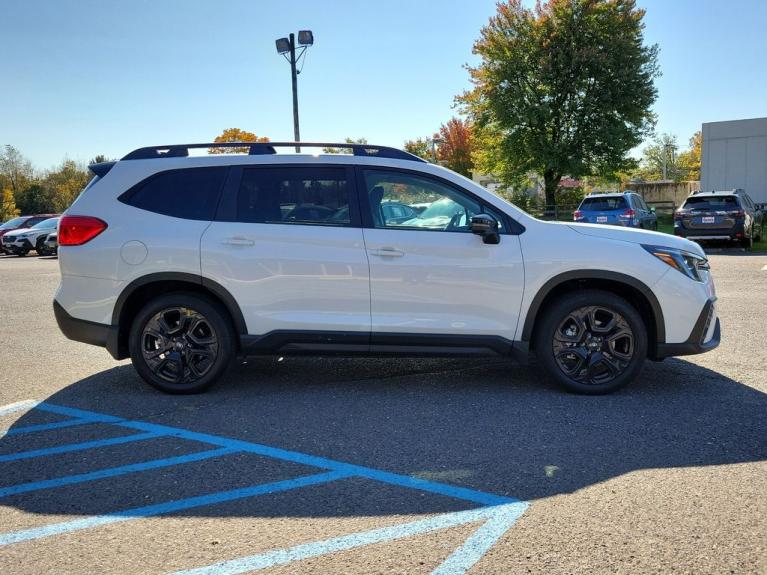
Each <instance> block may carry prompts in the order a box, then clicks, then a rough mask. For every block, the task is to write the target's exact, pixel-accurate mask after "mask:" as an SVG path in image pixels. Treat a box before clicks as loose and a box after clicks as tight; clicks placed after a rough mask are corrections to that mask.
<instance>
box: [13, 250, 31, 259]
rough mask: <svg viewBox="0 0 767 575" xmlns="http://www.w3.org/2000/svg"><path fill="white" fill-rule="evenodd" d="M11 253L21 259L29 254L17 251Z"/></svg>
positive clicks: (27, 251)
mask: <svg viewBox="0 0 767 575" xmlns="http://www.w3.org/2000/svg"><path fill="white" fill-rule="evenodd" d="M13 253H14V255H16V256H18V257H20V258H23V257H24V256H26V255H27V254H28V253H29V250H17V251H15V252H13Z"/></svg>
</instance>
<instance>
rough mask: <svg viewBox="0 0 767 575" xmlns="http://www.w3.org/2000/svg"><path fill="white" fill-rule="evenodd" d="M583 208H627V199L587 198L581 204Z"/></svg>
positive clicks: (596, 209)
mask: <svg viewBox="0 0 767 575" xmlns="http://www.w3.org/2000/svg"><path fill="white" fill-rule="evenodd" d="M580 209H581V210H595V211H599V210H625V209H626V200H625V199H624V198H623V197H622V196H621V197H612V198H586V199H584V200H583V203H582V204H581V208H580Z"/></svg>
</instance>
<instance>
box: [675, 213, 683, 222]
mask: <svg viewBox="0 0 767 575" xmlns="http://www.w3.org/2000/svg"><path fill="white" fill-rule="evenodd" d="M684 214H685V213H684V212H674V220H676V221H679V220H682V219H684Z"/></svg>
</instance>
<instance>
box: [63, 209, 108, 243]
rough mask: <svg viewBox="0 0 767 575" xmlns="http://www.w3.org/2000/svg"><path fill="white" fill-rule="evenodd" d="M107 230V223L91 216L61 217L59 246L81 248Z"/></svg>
mask: <svg viewBox="0 0 767 575" xmlns="http://www.w3.org/2000/svg"><path fill="white" fill-rule="evenodd" d="M105 229H107V223H106V222H104V221H102V220H100V219H98V218H93V217H91V216H63V217H62V218H61V220H59V237H58V241H59V245H60V246H81V245H83V244H84V243H87V242H89V241H91V240H92V239H93V238H95V237H96V236H97V235H99V234H100V233H101V232H103V231H104V230H105Z"/></svg>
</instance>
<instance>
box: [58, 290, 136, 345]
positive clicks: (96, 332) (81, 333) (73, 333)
mask: <svg viewBox="0 0 767 575" xmlns="http://www.w3.org/2000/svg"><path fill="white" fill-rule="evenodd" d="M53 314H54V315H55V316H56V323H57V324H59V329H60V330H61V333H63V334H64V335H65V336H66V337H67V338H68V339H71V340H73V341H79V342H82V343H87V344H90V345H98V346H99V347H105V348H106V349H107V351H108V352H109V353H110V355H111V356H112V357H114V358H115V359H122V358H120V357H119V354H118V351H117V343H118V335H119V332H118V329H117V326H116V325H106V324H103V323H96V322H94V321H88V320H85V319H79V318H76V317H72V316H71V315H69V314H68V313H67V311H66V310H65V309H64V308H63V307H62V306H61V304H60V303H59V302H57V301H56V300H53Z"/></svg>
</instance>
